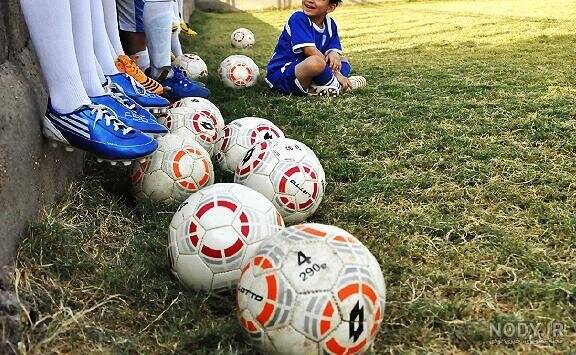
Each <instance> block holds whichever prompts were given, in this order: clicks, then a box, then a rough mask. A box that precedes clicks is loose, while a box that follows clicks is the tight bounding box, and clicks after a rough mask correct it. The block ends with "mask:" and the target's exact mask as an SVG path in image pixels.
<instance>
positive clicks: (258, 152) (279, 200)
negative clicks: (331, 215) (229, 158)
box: [234, 138, 326, 223]
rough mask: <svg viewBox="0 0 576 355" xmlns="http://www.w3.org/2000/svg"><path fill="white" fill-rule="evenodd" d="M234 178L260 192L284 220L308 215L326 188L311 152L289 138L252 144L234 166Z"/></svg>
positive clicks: (322, 174)
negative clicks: (239, 161)
mask: <svg viewBox="0 0 576 355" xmlns="http://www.w3.org/2000/svg"><path fill="white" fill-rule="evenodd" d="M234 181H235V182H237V183H239V184H242V185H245V186H248V187H250V188H252V189H255V190H256V191H259V192H261V193H262V194H263V195H264V196H266V197H267V198H268V199H269V200H270V201H272V202H273V203H274V206H276V208H277V209H278V211H279V212H280V213H281V214H282V217H284V220H285V221H286V222H288V223H298V222H302V221H304V220H305V219H306V218H307V217H309V216H310V215H312V214H313V213H314V212H315V211H316V210H317V209H318V207H319V205H320V203H321V202H322V197H323V195H324V190H325V187H326V178H325V174H324V169H323V168H322V165H321V164H320V161H319V160H318V158H317V157H316V155H315V154H314V152H312V150H310V148H308V147H307V146H306V145H305V144H303V143H301V142H298V141H295V140H293V139H289V138H280V139H276V140H271V141H266V142H259V143H257V144H255V145H254V146H253V147H252V148H251V149H250V150H249V151H247V153H246V155H245V156H244V158H243V159H242V161H241V163H240V164H239V165H238V167H237V168H236V171H235V174H234Z"/></svg>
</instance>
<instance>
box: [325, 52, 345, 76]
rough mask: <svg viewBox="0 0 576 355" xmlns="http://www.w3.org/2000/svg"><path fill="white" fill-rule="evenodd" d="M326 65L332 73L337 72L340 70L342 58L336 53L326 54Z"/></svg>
mask: <svg viewBox="0 0 576 355" xmlns="http://www.w3.org/2000/svg"><path fill="white" fill-rule="evenodd" d="M326 63H327V64H328V66H329V67H330V69H332V71H333V72H339V71H340V69H341V68H342V57H341V56H340V54H338V53H337V52H334V51H331V52H328V54H327V55H326Z"/></svg>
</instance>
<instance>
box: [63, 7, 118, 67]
mask: <svg viewBox="0 0 576 355" xmlns="http://www.w3.org/2000/svg"><path fill="white" fill-rule="evenodd" d="M72 1H74V0H72ZM90 11H91V13H92V35H93V36H94V53H95V54H96V59H98V63H100V66H101V67H102V70H103V71H104V74H106V75H115V74H118V73H119V72H118V69H117V68H116V62H115V59H116V58H114V57H113V56H112V53H111V51H110V39H109V38H108V32H106V23H105V21H104V8H103V7H102V1H101V0H90Z"/></svg>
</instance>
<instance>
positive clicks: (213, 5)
mask: <svg viewBox="0 0 576 355" xmlns="http://www.w3.org/2000/svg"><path fill="white" fill-rule="evenodd" d="M385 1H390V0H344V1H343V4H344V5H358V4H369V3H377V2H385ZM301 3H302V2H301V1H300V0H196V7H197V8H198V9H200V10H205V11H245V10H264V9H271V8H274V9H288V8H292V7H297V6H300V5H301Z"/></svg>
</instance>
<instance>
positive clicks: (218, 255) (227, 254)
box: [168, 184, 284, 291]
mask: <svg viewBox="0 0 576 355" xmlns="http://www.w3.org/2000/svg"><path fill="white" fill-rule="evenodd" d="M283 228H284V222H283V220H282V217H281V216H280V214H279V213H278V212H277V211H276V209H275V208H274V206H273V205H272V204H271V203H270V201H268V200H267V199H266V198H265V197H264V196H262V195H261V194H259V193H258V192H256V191H254V190H251V189H249V188H247V187H244V186H242V185H238V184H216V185H213V186H210V187H208V188H206V189H204V190H201V191H199V192H197V193H195V194H194V195H192V196H190V197H189V198H188V199H187V200H186V201H185V202H184V203H183V204H182V205H181V206H180V208H179V209H178V212H176V214H175V215H174V217H173V218H172V223H171V224H170V232H169V237H168V238H169V241H168V261H169V264H170V269H171V271H172V273H173V274H174V275H175V276H176V277H177V278H178V280H180V282H181V283H182V284H184V285H185V286H187V287H189V288H192V289H201V290H214V291H220V290H225V289H229V288H232V287H234V286H235V285H236V284H237V283H238V280H239V278H240V274H241V272H242V267H244V265H246V264H247V263H248V261H249V260H250V258H251V257H252V256H253V255H254V253H256V250H257V248H258V247H259V246H260V244H261V243H262V242H264V241H265V240H267V239H268V238H270V237H272V236H273V235H274V234H276V233H277V232H278V231H280V230H281V229H283Z"/></svg>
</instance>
